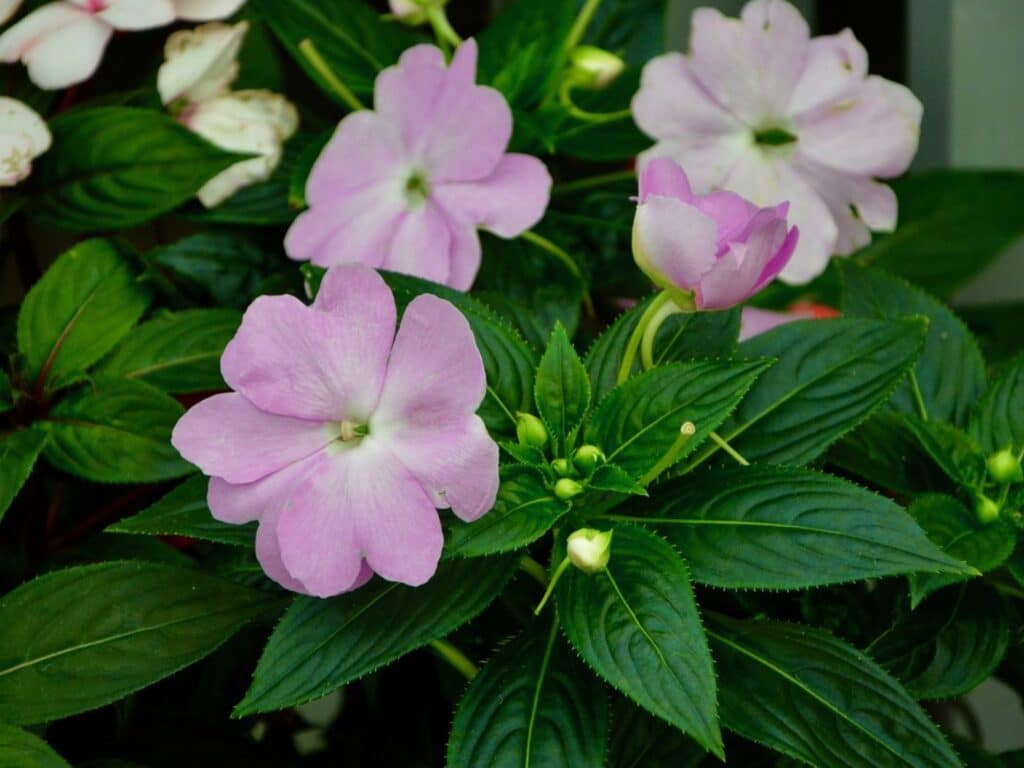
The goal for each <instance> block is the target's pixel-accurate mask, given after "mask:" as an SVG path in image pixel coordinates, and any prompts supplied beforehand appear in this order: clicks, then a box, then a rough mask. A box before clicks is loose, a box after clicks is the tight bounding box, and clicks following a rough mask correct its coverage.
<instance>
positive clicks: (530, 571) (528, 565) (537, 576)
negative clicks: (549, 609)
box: [519, 555, 548, 587]
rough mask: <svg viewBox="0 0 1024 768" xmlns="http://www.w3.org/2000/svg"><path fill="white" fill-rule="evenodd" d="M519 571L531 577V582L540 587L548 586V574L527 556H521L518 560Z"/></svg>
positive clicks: (541, 566)
mask: <svg viewBox="0 0 1024 768" xmlns="http://www.w3.org/2000/svg"><path fill="white" fill-rule="evenodd" d="M519 569H520V570H521V571H522V572H523V573H525V574H527V575H529V576H531V577H533V580H534V581H536V582H537V583H538V584H540V585H541V586H542V587H547V586H548V572H547V571H546V570H544V566H543V565H541V564H540V563H538V562H537V561H536V560H534V559H533V558H532V557H530V556H529V555H523V557H522V558H521V559H520V560H519Z"/></svg>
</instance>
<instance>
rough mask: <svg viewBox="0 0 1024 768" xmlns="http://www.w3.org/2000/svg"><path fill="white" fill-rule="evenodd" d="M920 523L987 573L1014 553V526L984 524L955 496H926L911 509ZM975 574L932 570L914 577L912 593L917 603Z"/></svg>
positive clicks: (954, 553) (950, 550)
mask: <svg viewBox="0 0 1024 768" xmlns="http://www.w3.org/2000/svg"><path fill="white" fill-rule="evenodd" d="M908 511H909V512H910V515H911V516H912V517H913V518H914V519H915V520H916V521H917V524H918V525H920V526H921V528H922V529H924V532H925V533H927V534H928V538H930V539H931V540H932V541H933V542H935V544H936V545H938V546H939V547H942V549H943V551H944V552H945V553H946V554H947V555H949V556H950V557H954V558H956V559H957V560H961V561H963V562H965V563H967V564H968V565H970V566H972V567H973V568H976V569H977V570H978V571H980V572H982V573H987V572H989V571H992V570H994V569H996V568H998V567H999V566H1000V565H1002V564H1003V563H1004V562H1006V559H1007V558H1008V557H1009V556H1010V555H1011V554H1013V547H1014V544H1015V543H1016V537H1015V535H1014V532H1013V529H1012V528H1011V527H1010V526H1009V525H1007V524H1005V523H1000V522H996V523H993V524H991V525H982V524H981V523H980V522H978V518H977V516H976V515H975V514H974V513H973V512H970V511H968V510H967V508H966V507H964V505H963V504H961V503H960V502H959V501H957V500H956V499H954V498H953V497H952V496H944V495H941V494H932V495H930V496H922V497H921V498H919V499H918V500H917V501H915V502H914V503H913V504H911V505H910V509H909V510H908ZM970 576H971V574H965V573H961V574H959V575H958V574H956V573H932V574H925V573H922V574H915V575H913V576H911V577H910V595H911V602H912V604H913V605H915V606H916V605H917V604H918V603H920V602H921V600H923V599H924V597H925V596H926V595H928V594H929V593H930V592H933V591H935V590H936V589H939V588H940V587H944V586H946V585H947V584H953V583H955V582H958V581H963V580H964V579H966V578H969V577H970Z"/></svg>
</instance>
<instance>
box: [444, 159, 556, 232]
mask: <svg viewBox="0 0 1024 768" xmlns="http://www.w3.org/2000/svg"><path fill="white" fill-rule="evenodd" d="M550 196H551V174H550V173H548V169H547V166H546V165H544V163H542V162H541V161H540V160H538V159H537V158H535V157H531V156H530V155H520V154H509V155H505V156H504V157H502V158H501V160H500V161H499V162H498V166H497V167H496V168H495V169H494V172H493V173H492V174H491V175H490V176H488V177H487V178H485V179H481V180H479V181H469V182H455V183H448V184H441V185H438V186H437V187H436V188H435V189H434V190H433V192H432V197H434V198H435V199H436V200H437V201H438V203H439V204H440V205H442V206H443V207H444V208H445V209H446V210H448V211H453V212H457V215H458V216H459V217H460V218H463V219H468V220H469V221H472V222H474V223H475V224H476V225H477V226H479V227H483V228H484V229H486V230H489V231H491V232H493V233H494V234H496V235H498V236H499V237H517V236H518V235H521V234H522V233H523V232H525V231H526V230H528V229H529V228H530V227H532V226H533V225H534V224H536V223H537V222H538V221H540V219H541V217H542V216H543V215H544V211H545V209H546V208H547V206H548V200H549V199H550Z"/></svg>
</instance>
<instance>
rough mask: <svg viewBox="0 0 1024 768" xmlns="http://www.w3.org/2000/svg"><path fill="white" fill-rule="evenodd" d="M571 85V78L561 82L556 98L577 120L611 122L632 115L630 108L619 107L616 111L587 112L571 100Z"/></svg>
mask: <svg viewBox="0 0 1024 768" xmlns="http://www.w3.org/2000/svg"><path fill="white" fill-rule="evenodd" d="M572 86H573V81H572V80H571V79H567V80H566V81H565V82H563V83H562V87H561V88H560V89H559V91H558V100H559V102H561V104H562V106H563V107H565V110H566V112H568V113H569V114H570V115H572V116H573V117H575V118H576V119H577V120H582V121H583V122H585V123H613V122H615V121H616V120H625V119H626V118H627V117H632V116H633V111H632V110H630V109H620V110H618V111H617V112H588V111H587V110H585V109H582V108H580V107H578V106H576V102H574V101H573V100H572Z"/></svg>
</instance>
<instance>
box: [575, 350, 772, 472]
mask: <svg viewBox="0 0 1024 768" xmlns="http://www.w3.org/2000/svg"><path fill="white" fill-rule="evenodd" d="M768 366H769V363H767V362H765V361H763V360H758V361H753V362H740V363H720V362H710V361H695V362H690V363H672V364H670V365H663V366H659V367H658V368H655V369H653V370H650V371H647V372H646V373H642V374H640V375H639V376H636V377H634V378H632V379H630V380H628V381H627V382H626V383H625V384H623V385H621V386H619V387H616V388H615V389H613V390H612V391H611V392H610V393H608V395H607V396H606V397H605V398H604V400H602V401H601V402H600V403H599V404H598V406H597V408H596V409H595V410H594V413H593V415H592V416H591V418H590V421H589V422H588V423H587V429H586V435H587V438H586V439H587V442H588V443H593V444H594V445H597V446H598V447H600V448H601V449H602V450H603V451H604V452H605V454H606V455H607V457H608V461H611V462H614V463H615V464H617V465H618V466H620V467H622V468H623V469H624V470H626V471H627V472H628V473H630V474H631V475H633V476H634V477H637V478H643V476H644V475H645V474H646V473H647V472H649V471H650V470H652V469H653V468H654V467H655V466H656V465H658V462H660V461H661V460H662V459H663V457H664V456H665V454H666V453H668V452H669V450H670V449H673V446H675V445H676V444H677V442H679V440H680V438H681V435H680V432H679V430H680V427H682V425H683V424H684V423H685V422H692V423H693V424H694V425H695V426H696V430H697V431H696V433H695V434H694V435H693V436H692V437H691V438H690V439H689V441H687V442H685V443H684V444H681V445H680V446H679V451H678V453H677V454H676V456H675V458H674V459H673V460H672V461H670V462H669V463H668V465H667V466H665V467H662V469H667V468H668V466H671V465H672V464H674V463H675V462H677V461H679V460H680V459H682V458H683V457H685V456H686V455H687V454H688V453H690V452H691V451H692V450H693V449H694V448H695V447H696V446H697V445H699V444H700V442H701V441H702V440H703V439H705V438H706V437H707V436H708V433H709V432H711V431H713V430H715V429H716V428H717V427H718V426H719V425H720V424H721V423H722V422H723V421H724V420H725V418H726V417H727V416H728V415H729V413H730V412H731V411H732V409H733V408H735V407H736V404H737V403H738V402H739V401H740V399H741V398H742V397H743V395H744V394H745V393H746V392H747V390H748V389H750V386H751V384H752V383H753V382H754V380H755V379H756V378H757V377H758V376H759V375H761V374H762V373H763V372H764V371H765V369H766V368H768ZM641 482H642V483H644V481H641Z"/></svg>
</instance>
